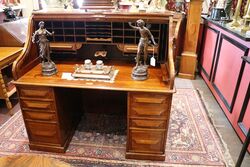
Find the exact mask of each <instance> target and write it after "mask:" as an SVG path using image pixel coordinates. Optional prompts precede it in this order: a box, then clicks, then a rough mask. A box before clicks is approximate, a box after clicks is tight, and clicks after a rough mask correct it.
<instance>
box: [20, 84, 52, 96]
mask: <svg viewBox="0 0 250 167" xmlns="http://www.w3.org/2000/svg"><path fill="white" fill-rule="evenodd" d="M18 93H19V96H20V97H21V98H22V97H25V98H42V99H53V89H52V88H49V87H18Z"/></svg>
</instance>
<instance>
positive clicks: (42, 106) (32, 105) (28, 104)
mask: <svg viewBox="0 0 250 167" xmlns="http://www.w3.org/2000/svg"><path fill="white" fill-rule="evenodd" d="M20 104H21V106H22V109H30V110H32V109H36V110H41V111H42V110H43V111H46V112H48V111H51V112H53V111H54V109H55V108H54V102H50V101H35V100H20Z"/></svg>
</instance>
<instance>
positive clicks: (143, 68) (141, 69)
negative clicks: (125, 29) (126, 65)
mask: <svg viewBox="0 0 250 167" xmlns="http://www.w3.org/2000/svg"><path fill="white" fill-rule="evenodd" d="M129 25H130V26H131V27H132V28H133V29H136V30H139V32H140V36H141V37H140V41H139V43H138V47H137V55H136V66H135V67H134V68H133V71H132V75H131V76H132V78H133V79H134V80H145V79H147V78H148V71H147V68H148V65H147V58H148V45H149V44H150V43H151V42H150V39H151V40H152V42H153V45H154V46H157V43H156V42H155V40H154V37H153V35H152V33H151V32H150V31H149V29H148V28H147V27H145V22H144V21H143V20H141V19H140V20H137V21H136V26H133V25H132V23H131V22H129ZM142 54H143V65H142V64H141V62H140V58H141V55H142Z"/></svg>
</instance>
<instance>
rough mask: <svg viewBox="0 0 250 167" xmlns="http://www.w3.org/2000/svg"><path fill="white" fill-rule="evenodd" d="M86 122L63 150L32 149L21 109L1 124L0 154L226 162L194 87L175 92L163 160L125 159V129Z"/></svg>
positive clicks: (121, 162)
mask: <svg viewBox="0 0 250 167" xmlns="http://www.w3.org/2000/svg"><path fill="white" fill-rule="evenodd" d="M83 120H84V119H83ZM111 122H112V121H111ZM83 126H84V121H82V122H81V123H80V125H79V127H78V129H77V130H76V132H75V135H74V137H73V139H72V141H71V143H70V146H69V148H68V150H67V151H66V153H64V154H58V153H47V152H39V151H31V150H30V149H29V146H28V138H27V134H26V130H25V126H24V122H23V119H22V114H21V112H18V113H16V114H15V115H14V116H13V117H12V118H11V119H10V120H9V121H8V122H6V123H5V124H4V125H3V126H2V127H1V128H0V156H4V155H13V154H18V155H20V154H26V155H27V154H28V155H29V154H37V155H44V156H48V157H51V158H56V159H59V160H63V161H65V162H67V163H70V164H72V165H73V166H102V167H103V166H117V167H118V166H119V167H120V166H126V167H127V166H155V167H156V166H161V167H167V166H173V167H175V166H202V167H206V166H209V167H211V166H217V167H221V166H226V163H225V159H224V156H223V147H222V145H221V142H220V139H219V137H218V135H217V133H216V132H215V130H214V128H213V126H212V125H211V123H210V121H209V118H208V117H207V115H206V110H205V109H204V106H203V103H202V102H201V100H200V98H199V96H198V94H197V92H196V91H195V90H192V89H177V93H176V94H174V98H173V105H172V110H171V118H170V125H169V131H168V137H167V145H166V160H165V161H164V162H160V161H156V162H155V161H139V160H126V159H125V149H126V148H125V146H126V133H121V132H120V131H119V132H113V133H112V132H105V133H104V132H101V131H96V130H94V129H91V128H90V129H91V130H87V129H86V126H85V128H84V127H83ZM122 128H123V129H124V127H120V129H122Z"/></svg>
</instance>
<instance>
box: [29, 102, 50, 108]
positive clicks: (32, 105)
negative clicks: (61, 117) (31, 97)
mask: <svg viewBox="0 0 250 167" xmlns="http://www.w3.org/2000/svg"><path fill="white" fill-rule="evenodd" d="M26 105H27V107H29V108H36V109H49V108H50V103H37V102H35V103H33V102H29V103H26Z"/></svg>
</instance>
